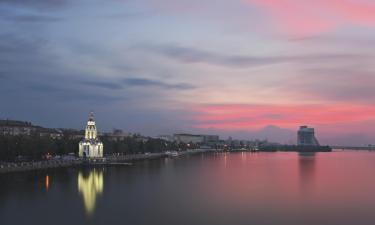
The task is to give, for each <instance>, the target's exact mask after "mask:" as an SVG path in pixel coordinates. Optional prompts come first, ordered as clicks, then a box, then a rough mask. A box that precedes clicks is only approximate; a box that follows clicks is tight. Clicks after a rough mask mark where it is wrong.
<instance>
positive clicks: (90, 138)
mask: <svg viewBox="0 0 375 225" xmlns="http://www.w3.org/2000/svg"><path fill="white" fill-rule="evenodd" d="M78 155H79V157H84V158H86V157H87V158H99V157H103V143H102V142H101V141H100V140H99V138H98V131H97V129H96V125H95V120H94V114H93V113H92V112H91V113H90V116H89V120H88V121H87V125H86V129H85V138H84V139H83V140H82V141H80V142H79V153H78Z"/></svg>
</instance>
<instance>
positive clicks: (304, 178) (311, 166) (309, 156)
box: [298, 152, 316, 194]
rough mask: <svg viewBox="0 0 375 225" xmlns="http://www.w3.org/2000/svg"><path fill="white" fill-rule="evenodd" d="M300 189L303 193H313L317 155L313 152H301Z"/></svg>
mask: <svg viewBox="0 0 375 225" xmlns="http://www.w3.org/2000/svg"><path fill="white" fill-rule="evenodd" d="M298 162H299V163H298V165H299V175H300V190H301V193H302V194H311V192H313V190H314V179H315V166H316V156H315V153H313V152H310V153H309V152H301V153H299V161H298Z"/></svg>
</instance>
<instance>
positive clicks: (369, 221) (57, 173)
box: [0, 151, 375, 225]
mask: <svg viewBox="0 0 375 225" xmlns="http://www.w3.org/2000/svg"><path fill="white" fill-rule="evenodd" d="M374 173H375V152H365V151H362V152H361V151H359V152H331V153H316V154H306V153H300V154H299V153H295V152H275V153H266V152H262V153H217V154H202V155H195V156H186V157H179V158H166V159H161V160H152V161H140V162H137V163H135V164H134V165H133V166H129V167H108V168H105V170H103V169H98V168H96V169H93V168H91V169H89V168H85V169H83V168H79V169H77V168H65V169H57V170H49V171H35V172H25V173H17V174H5V175H0V184H1V185H0V224H1V225H3V224H4V225H8V224H10V225H21V224H40V225H44V224H46V225H47V224H54V225H60V224H61V225H66V224H70V225H81V224H90V225H101V224H131V225H133V224H134V225H149V224H153V225H166V224H178V225H185V224H186V225H191V224H194V225H195V224H197V225H200V224H202V225H210V224H214V225H227V224H236V225H248V224H257V225H258V224H259V225H263V224H267V225H279V224H287V225H316V224H319V225H338V224H340V225H353V224H361V225H373V224H374V221H375V214H374V213H373V209H374V208H375V194H374V193H375V192H374V190H375V179H373V174H374ZM104 186H105V188H104ZM46 190H48V191H46ZM19 215H23V216H19Z"/></svg>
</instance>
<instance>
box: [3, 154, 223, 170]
mask: <svg viewBox="0 0 375 225" xmlns="http://www.w3.org/2000/svg"><path fill="white" fill-rule="evenodd" d="M218 151H220V150H216V149H195V150H187V151H183V152H178V155H177V156H173V157H179V156H185V155H192V154H198V153H207V152H218ZM166 157H172V156H171V155H169V154H167V153H165V152H162V153H144V154H132V155H120V156H107V157H105V158H99V159H89V160H83V159H75V160H61V159H56V160H46V161H37V162H20V163H4V164H0V174H5V173H14V172H27V171H36V170H47V169H54V168H67V167H78V166H120V165H122V166H124V165H129V166H130V165H132V162H135V161H143V160H153V159H162V158H166Z"/></svg>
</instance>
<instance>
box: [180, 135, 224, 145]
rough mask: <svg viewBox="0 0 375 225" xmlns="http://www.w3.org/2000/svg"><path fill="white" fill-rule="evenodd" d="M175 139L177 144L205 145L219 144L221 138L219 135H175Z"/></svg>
mask: <svg viewBox="0 0 375 225" xmlns="http://www.w3.org/2000/svg"><path fill="white" fill-rule="evenodd" d="M173 139H174V141H176V142H177V143H185V144H187V143H193V144H198V143H199V144H203V143H215V142H218V141H219V136H218V135H203V134H174V135H173Z"/></svg>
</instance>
